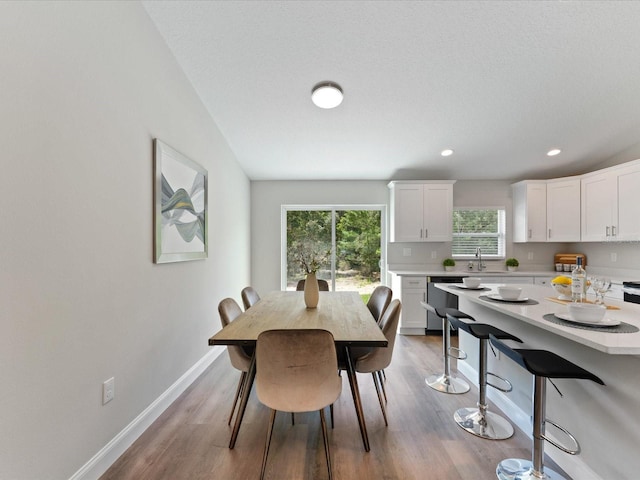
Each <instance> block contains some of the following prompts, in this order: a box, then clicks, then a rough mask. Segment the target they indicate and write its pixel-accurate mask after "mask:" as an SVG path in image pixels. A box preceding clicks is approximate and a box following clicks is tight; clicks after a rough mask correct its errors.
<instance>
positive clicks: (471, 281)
mask: <svg viewBox="0 0 640 480" xmlns="http://www.w3.org/2000/svg"><path fill="white" fill-rule="evenodd" d="M480 280H481V279H480V278H478V277H464V278H463V279H462V283H464V286H465V287H467V288H478V287H479V286H480Z"/></svg>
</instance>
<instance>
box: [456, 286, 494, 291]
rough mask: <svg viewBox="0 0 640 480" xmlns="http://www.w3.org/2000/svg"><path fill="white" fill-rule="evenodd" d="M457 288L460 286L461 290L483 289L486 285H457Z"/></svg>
mask: <svg viewBox="0 0 640 480" xmlns="http://www.w3.org/2000/svg"><path fill="white" fill-rule="evenodd" d="M457 287H458V288H462V289H463V290H483V289H485V288H487V287H483V286H482V285H479V286H477V287H467V286H466V285H457Z"/></svg>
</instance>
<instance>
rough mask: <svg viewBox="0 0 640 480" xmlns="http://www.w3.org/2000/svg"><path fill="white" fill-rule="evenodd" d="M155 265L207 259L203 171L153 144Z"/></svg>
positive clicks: (162, 144) (194, 163) (198, 166)
mask: <svg viewBox="0 0 640 480" xmlns="http://www.w3.org/2000/svg"><path fill="white" fill-rule="evenodd" d="M153 160H154V162H153V170H154V172H153V173H154V230H155V241H154V257H155V263H169V262H184V261H187V260H197V259H201V258H207V171H206V170H205V169H204V168H203V167H202V166H201V165H199V164H197V163H196V162H194V161H193V160H190V159H189V158H187V157H185V156H184V155H182V154H181V153H180V152H178V151H177V150H174V149H173V148H171V147H170V146H169V145H167V144H166V143H163V142H161V141H160V140H158V139H157V138H156V139H154V141H153Z"/></svg>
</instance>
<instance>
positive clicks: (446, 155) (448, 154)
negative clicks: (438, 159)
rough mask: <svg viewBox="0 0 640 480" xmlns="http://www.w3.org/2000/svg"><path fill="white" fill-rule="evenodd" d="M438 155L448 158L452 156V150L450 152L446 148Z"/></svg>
mask: <svg viewBox="0 0 640 480" xmlns="http://www.w3.org/2000/svg"><path fill="white" fill-rule="evenodd" d="M440 155H442V156H443V157H449V156H451V155H453V150H451V149H450V148H447V149H446V150H442V151H441V152H440Z"/></svg>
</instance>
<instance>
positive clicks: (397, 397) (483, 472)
mask: <svg viewBox="0 0 640 480" xmlns="http://www.w3.org/2000/svg"><path fill="white" fill-rule="evenodd" d="M452 343H455V339H453V338H452ZM441 369H442V359H441V337H438V336H432V335H430V336H426V337H424V336H411V337H409V336H401V335H399V336H398V340H397V341H396V346H395V352H394V357H393V362H392V364H391V366H390V367H389V368H388V369H387V370H386V373H387V383H386V385H387V395H388V400H389V401H388V405H387V407H388V408H387V413H388V417H389V426H388V427H385V425H384V421H383V418H382V413H381V411H380V406H379V404H378V399H377V397H376V395H375V389H374V386H373V381H372V378H371V375H360V374H359V375H358V382H359V385H360V392H361V394H362V399H363V406H364V411H365V417H366V422H367V429H368V432H369V441H370V443H371V451H370V452H369V453H366V452H365V451H364V449H363V447H362V440H361V437H360V432H359V429H358V423H357V420H356V415H355V409H354V406H353V400H352V398H351V392H350V390H349V385H348V383H347V380H346V375H343V390H342V395H341V397H340V399H339V400H338V402H337V403H336V404H335V428H334V429H333V430H330V432H329V436H330V442H331V453H332V459H333V473H334V478H335V479H336V480H342V479H344V480H353V479H356V480H370V479H381V480H396V479H397V480H406V479H433V480H441V479H443V480H458V479H460V480H462V479H464V480H470V479H473V480H483V479H487V480H489V479H492V480H493V479H495V478H496V476H495V467H496V464H497V463H498V462H499V461H500V460H502V459H504V458H509V457H520V458H530V448H531V441H530V440H529V438H528V437H527V436H526V435H525V434H524V433H523V432H521V431H519V430H518V429H517V428H516V433H515V435H514V436H513V437H512V438H510V439H508V440H502V441H491V440H484V439H481V438H477V437H475V436H473V435H470V434H468V433H466V432H465V431H464V430H462V429H461V428H460V427H458V426H457V425H456V423H455V422H454V421H453V418H452V416H453V412H454V411H455V410H456V409H457V408H460V407H472V406H475V404H476V401H477V390H476V389H475V388H473V387H472V389H471V391H470V392H468V393H466V394H464V395H446V394H442V393H439V392H436V391H435V390H432V389H431V388H429V387H427V386H426V385H425V383H424V377H425V376H426V375H428V374H430V373H433V372H440V371H441ZM238 378H239V372H237V371H236V370H234V369H233V367H231V364H230V363H229V359H228V356H227V355H226V353H225V354H224V355H221V356H220V357H219V358H218V359H216V361H215V362H214V363H213V364H212V365H211V366H210V367H209V368H208V370H207V371H206V372H204V373H203V374H202V375H201V377H200V378H199V379H198V380H197V381H196V382H194V384H193V385H191V386H190V387H189V389H188V390H187V391H186V392H185V393H184V394H183V395H182V396H181V397H180V398H179V399H178V400H176V401H175V402H174V404H173V405H172V406H171V407H170V408H169V409H167V411H165V412H164V413H163V415H162V416H161V417H160V418H159V419H158V420H157V421H156V422H155V423H154V424H153V425H152V426H151V427H150V428H149V429H148V430H147V431H146V432H145V433H144V434H143V435H142V436H141V437H140V438H139V439H138V440H137V441H136V442H135V443H134V444H133V445H132V446H131V447H130V448H129V449H128V450H127V451H126V452H125V453H124V454H123V455H122V456H121V457H120V458H119V459H118V460H117V461H116V463H114V464H113V465H112V466H111V468H110V469H109V470H108V471H107V472H106V473H105V474H104V475H103V476H102V477H101V480H111V479H118V480H121V479H131V480H134V479H135V480H161V479H162V480H164V479H167V480H198V479H208V480H218V479H220V480H235V479H242V480H244V479H257V478H258V477H259V474H260V466H261V460H262V452H263V447H264V441H265V435H266V429H267V423H268V409H267V408H266V407H264V406H263V405H261V404H260V403H259V402H258V400H257V397H256V396H255V392H253V393H252V395H251V398H250V401H249V405H248V406H247V411H246V414H245V417H244V421H243V424H242V427H241V429H240V432H239V435H238V440H237V443H236V447H235V448H234V449H233V450H229V448H228V444H229V437H230V434H231V427H229V426H227V417H228V414H229V410H230V408H231V404H232V401H233V395H234V392H235V387H236V383H237V381H238ZM492 407H493V405H490V409H491V408H492ZM493 411H497V410H496V409H495V407H493ZM327 419H328V415H327ZM549 466H550V467H552V468H554V469H557V466H554V465H553V464H552V463H551V462H549ZM267 478H269V479H278V480H289V479H290V480H312V479H313V480H315V479H326V478H327V471H326V465H325V457H324V449H323V444H322V433H321V431H320V420H319V416H318V413H317V412H313V413H308V414H297V415H296V423H295V425H294V426H292V425H291V420H290V415H289V414H285V413H278V416H277V418H276V426H275V429H274V436H273V440H272V445H271V450H270V453H269V464H268V472H267Z"/></svg>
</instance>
